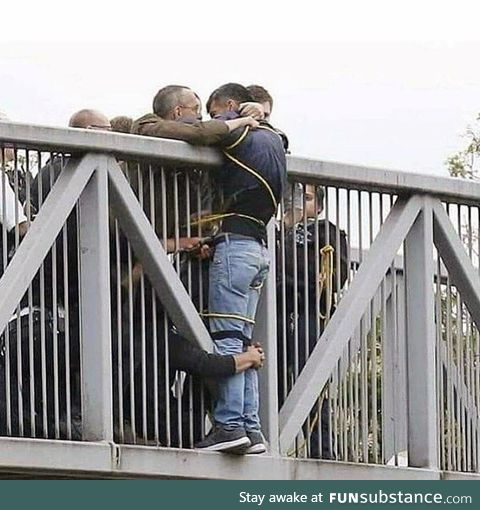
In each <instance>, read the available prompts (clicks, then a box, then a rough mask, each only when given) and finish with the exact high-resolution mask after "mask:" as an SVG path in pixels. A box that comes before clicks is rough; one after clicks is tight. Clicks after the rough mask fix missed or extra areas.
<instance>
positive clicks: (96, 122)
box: [68, 108, 112, 131]
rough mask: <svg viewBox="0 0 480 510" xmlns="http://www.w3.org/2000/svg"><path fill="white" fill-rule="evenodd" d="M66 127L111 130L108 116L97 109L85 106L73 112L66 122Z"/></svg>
mask: <svg viewBox="0 0 480 510" xmlns="http://www.w3.org/2000/svg"><path fill="white" fill-rule="evenodd" d="M68 127H72V128H81V129H96V130H99V131H111V130H112V126H111V124H110V121H109V120H108V117H107V116H106V115H104V114H103V113H102V112H99V111H98V110H92V109H88V108H85V109H83V110H79V111H78V112H75V113H74V114H73V115H72V116H71V117H70V120H69V122H68Z"/></svg>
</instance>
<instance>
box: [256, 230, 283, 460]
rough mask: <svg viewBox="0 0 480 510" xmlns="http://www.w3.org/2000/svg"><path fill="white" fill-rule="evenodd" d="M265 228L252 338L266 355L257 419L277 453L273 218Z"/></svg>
mask: <svg viewBox="0 0 480 510" xmlns="http://www.w3.org/2000/svg"><path fill="white" fill-rule="evenodd" d="M267 231H268V250H269V253H270V271H269V274H268V278H267V281H266V282H265V287H264V289H263V292H262V295H261V297H260V302H259V304H258V310H257V315H256V324H255V329H254V332H253V338H254V341H256V342H260V343H261V344H262V346H263V348H264V349H265V352H266V355H267V356H266V363H265V365H264V367H263V368H262V369H261V370H260V372H259V391H260V420H261V423H262V429H263V432H264V434H265V436H266V438H267V440H268V441H269V443H270V454H272V455H278V454H279V443H278V380H277V317H276V311H277V306H276V303H277V292H276V274H275V222H274V220H272V221H270V223H269V224H268V227H267Z"/></svg>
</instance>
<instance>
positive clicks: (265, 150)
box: [197, 83, 286, 453]
mask: <svg viewBox="0 0 480 510" xmlns="http://www.w3.org/2000/svg"><path fill="white" fill-rule="evenodd" d="M250 101H252V98H251V96H250V94H249V92H248V90H247V89H246V88H245V87H243V86H242V85H239V84H236V83H229V84H226V85H223V86H222V87H220V88H218V89H217V90H215V91H214V92H213V93H212V94H211V96H210V98H209V100H208V102H207V110H208V112H209V113H210V115H211V117H212V118H214V119H218V120H231V119H235V118H237V117H238V116H239V110H240V105H241V104H242V103H247V102H250ZM221 147H222V148H223V153H224V155H225V162H224V164H223V166H222V167H221V168H220V169H219V170H218V171H217V172H216V175H215V180H216V183H217V185H218V187H219V188H220V191H221V192H222V194H223V206H222V210H221V211H220V212H219V214H218V215H217V218H218V219H220V220H221V226H220V230H219V233H218V234H217V235H216V236H215V238H214V245H215V255H214V258H213V260H212V261H211V263H210V281H209V309H208V313H206V314H205V315H206V316H207V317H208V318H209V323H210V331H211V335H212V338H213V340H214V341H215V346H216V352H218V353H219V354H222V355H229V354H235V353H239V352H242V351H243V350H244V349H245V347H246V346H247V345H249V344H250V342H251V338H252V331H253V326H254V324H255V313H256V309H257V304H258V300H259V297H260V292H261V289H262V286H263V283H264V281H265V279H266V277H267V274H268V270H269V257H268V251H267V230H266V225H267V223H268V222H269V221H270V219H271V218H272V216H273V215H274V214H275V213H276V211H277V206H278V203H279V201H280V199H281V196H282V193H283V189H284V185H285V181H286V161H285V152H284V148H283V143H282V140H281V138H280V136H279V135H278V134H277V133H276V132H275V130H274V129H273V128H272V127H271V126H270V125H269V124H267V123H259V124H258V125H257V126H251V125H250V126H246V127H243V128H240V129H237V130H234V131H232V132H231V133H230V135H229V136H228V137H226V138H224V139H223V140H222V142H221ZM258 408H259V397H258V377H257V372H256V371H255V370H247V371H246V372H244V373H242V374H237V375H235V376H232V377H228V378H224V379H223V380H222V381H221V383H220V384H219V391H218V398H217V402H216V406H215V411H214V418H215V427H214V428H213V430H212V432H211V433H210V434H209V435H208V436H207V437H206V438H205V439H204V440H203V441H202V442H201V443H199V444H197V447H198V448H202V449H207V450H215V451H231V452H235V453H263V452H265V451H266V448H265V444H264V440H263V436H262V434H261V427H260V420H259V417H258Z"/></svg>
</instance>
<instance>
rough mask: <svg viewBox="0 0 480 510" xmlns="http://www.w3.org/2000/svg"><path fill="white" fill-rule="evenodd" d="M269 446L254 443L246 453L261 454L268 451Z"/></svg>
mask: <svg viewBox="0 0 480 510" xmlns="http://www.w3.org/2000/svg"><path fill="white" fill-rule="evenodd" d="M266 451H267V447H266V446H265V445H264V444H262V443H259V444H254V445H252V446H250V447H249V448H248V450H247V451H246V452H245V455H259V454H261V453H266Z"/></svg>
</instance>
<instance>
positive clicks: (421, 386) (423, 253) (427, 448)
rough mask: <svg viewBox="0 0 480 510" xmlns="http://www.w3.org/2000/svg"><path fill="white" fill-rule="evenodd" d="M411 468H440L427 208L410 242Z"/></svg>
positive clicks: (427, 206) (428, 206)
mask: <svg viewBox="0 0 480 510" xmlns="http://www.w3.org/2000/svg"><path fill="white" fill-rule="evenodd" d="M405 268H406V286H407V287H406V292H407V294H406V295H407V303H406V305H407V381H408V383H407V384H408V390H407V397H408V400H407V409H408V459H409V465H410V466H413V467H421V468H431V469H437V468H438V438H437V422H436V420H437V402H436V393H435V392H436V384H435V322H434V293H433V275H434V261H433V213H432V207H431V203H430V202H429V201H427V200H426V201H425V202H424V206H423V210H422V212H421V213H420V214H419V216H418V217H417V219H416V221H415V223H414V224H413V226H412V228H411V230H410V232H409V234H408V235H407V237H406V240H405Z"/></svg>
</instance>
